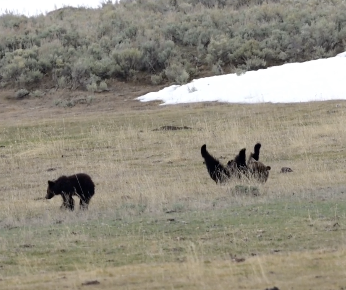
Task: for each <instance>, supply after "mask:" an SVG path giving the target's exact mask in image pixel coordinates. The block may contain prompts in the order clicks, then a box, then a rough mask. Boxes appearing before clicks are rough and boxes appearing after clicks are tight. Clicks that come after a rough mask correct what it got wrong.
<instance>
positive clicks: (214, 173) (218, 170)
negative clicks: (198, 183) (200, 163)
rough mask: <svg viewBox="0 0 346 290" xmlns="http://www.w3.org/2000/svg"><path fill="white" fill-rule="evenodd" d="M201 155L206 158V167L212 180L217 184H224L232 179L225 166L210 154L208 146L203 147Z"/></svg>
mask: <svg viewBox="0 0 346 290" xmlns="http://www.w3.org/2000/svg"><path fill="white" fill-rule="evenodd" d="M201 154H202V157H203V158H204V161H205V166H206V167H207V170H208V173H209V175H210V177H211V179H213V180H214V181H215V182H216V183H222V182H224V181H226V180H227V179H228V178H230V172H229V171H228V169H227V168H226V167H225V166H223V165H222V164H221V163H220V161H219V160H217V159H216V158H214V157H213V156H212V155H210V154H209V152H208V151H207V145H206V144H204V145H203V146H202V147H201Z"/></svg>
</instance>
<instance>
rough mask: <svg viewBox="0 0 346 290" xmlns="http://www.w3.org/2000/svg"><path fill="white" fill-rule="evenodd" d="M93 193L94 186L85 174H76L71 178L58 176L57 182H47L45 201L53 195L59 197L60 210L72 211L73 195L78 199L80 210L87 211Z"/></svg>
mask: <svg viewBox="0 0 346 290" xmlns="http://www.w3.org/2000/svg"><path fill="white" fill-rule="evenodd" d="M94 193H95V184H94V182H93V181H92V180H91V177H90V176H89V175H88V174H85V173H77V174H73V175H71V176H65V175H63V176H60V177H59V178H58V179H57V180H55V181H51V180H48V188H47V195H46V199H51V198H52V197H54V196H55V195H59V194H60V195H61V196H62V199H63V203H62V205H61V207H60V208H67V209H70V210H74V200H73V198H72V196H73V195H76V196H78V197H79V198H80V203H79V205H80V209H87V208H88V204H89V202H90V199H91V198H92V196H93V195H94Z"/></svg>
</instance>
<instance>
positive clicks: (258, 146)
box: [249, 143, 262, 161]
mask: <svg viewBox="0 0 346 290" xmlns="http://www.w3.org/2000/svg"><path fill="white" fill-rule="evenodd" d="M261 146H262V145H261V143H257V144H256V145H255V146H254V149H253V152H254V153H251V154H250V157H249V159H251V158H253V159H255V160H256V161H259V154H260V149H261Z"/></svg>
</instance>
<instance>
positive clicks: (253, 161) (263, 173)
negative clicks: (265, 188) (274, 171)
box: [247, 143, 271, 183]
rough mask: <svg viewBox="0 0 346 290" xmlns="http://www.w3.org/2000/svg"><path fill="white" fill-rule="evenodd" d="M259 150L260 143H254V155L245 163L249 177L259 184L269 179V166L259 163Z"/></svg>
mask: <svg viewBox="0 0 346 290" xmlns="http://www.w3.org/2000/svg"><path fill="white" fill-rule="evenodd" d="M260 149H261V143H256V145H255V146H254V153H251V154H250V156H249V160H248V162H247V167H248V170H249V174H250V176H251V177H253V178H255V179H257V180H258V181H260V182H263V183H264V182H266V181H267V180H268V177H269V170H270V169H271V167H270V166H266V165H264V164H263V163H262V162H260V161H259V154H260Z"/></svg>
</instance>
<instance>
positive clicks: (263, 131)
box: [0, 102, 346, 290]
mask: <svg viewBox="0 0 346 290" xmlns="http://www.w3.org/2000/svg"><path fill="white" fill-rule="evenodd" d="M336 104H337V105H338V106H337V107H336ZM344 106H345V104H344V102H323V103H322V102H321V103H311V104H294V105H273V104H265V105H253V106H248V105H226V104H207V105H205V104H193V105H187V106H174V107H157V108H156V107H154V108H149V109H147V110H143V111H131V110H129V111H128V112H126V113H119V114H113V113H106V114H102V115H101V114H99V113H97V112H91V113H88V114H83V115H81V116H72V115H71V114H70V115H68V114H69V112H67V111H64V110H63V109H61V111H59V119H58V118H56V119H55V118H52V119H36V120H33V119H23V121H22V122H17V123H15V122H10V121H6V122H3V123H1V125H0V126H1V127H0V130H1V135H0V145H2V146H4V147H1V148H0V156H1V159H0V160H1V163H0V171H1V173H2V174H1V175H0V192H1V194H0V288H1V289H57V288H64V287H67V288H72V289H79V288H80V287H82V283H85V282H87V281H92V280H97V281H99V282H100V283H101V284H97V285H96V284H95V285H94V286H89V287H99V288H102V289H114V287H117V288H123V289H155V288H156V289H175V288H180V289H189V290H190V289H229V285H234V287H235V288H236V289H241V288H242V289H265V288H268V287H273V286H274V285H276V286H277V287H279V289H285V287H287V288H288V289H290V288H289V287H291V288H293V289H313V288H315V289H341V287H345V286H346V281H345V277H346V275H345V270H344V269H346V265H345V253H346V251H345V249H346V247H345V245H346V243H345V242H346V241H345V229H346V203H345V198H344V194H345V191H346V186H345V184H344V176H345V173H346V170H345V168H344V160H345V157H346V153H345V147H344V142H343V140H345V138H346V129H345V128H344V126H343V125H342V124H344V123H345V121H346V120H345V115H344V113H343V112H344ZM334 108H337V112H336V113H334V114H332V115H330V114H329V113H328V112H329V111H330V110H332V109H334ZM303 117H304V118H305V121H304V122H302V121H301V120H302V118H303ZM164 125H176V126H188V127H191V128H192V129H191V130H179V131H153V130H154V129H156V128H159V127H161V126H164ZM258 141H260V142H262V151H261V157H260V160H262V161H263V162H264V163H265V164H268V165H270V166H271V167H272V170H271V172H270V176H269V180H268V182H267V183H266V184H264V185H262V184H257V183H254V182H249V183H247V182H238V181H233V182H230V183H228V184H226V185H223V186H218V185H216V184H215V183H214V182H213V181H212V180H211V178H210V177H209V176H208V173H207V170H206V168H205V165H204V164H203V163H202V162H203V160H202V157H201V156H200V146H201V145H202V144H204V143H206V144H207V145H208V150H210V152H211V153H212V154H213V155H215V156H216V157H217V158H220V160H221V161H222V162H223V163H226V162H227V161H228V160H229V159H232V158H233V157H234V156H235V155H236V153H237V151H239V149H241V148H243V147H246V148H247V154H249V153H250V152H251V151H252V149H253V146H254V144H255V143H256V142H258ZM62 156H63V157H62ZM282 166H289V167H291V168H292V169H293V172H292V173H288V174H281V173H279V172H280V169H281V167H282ZM52 168H53V169H54V170H48V169H52ZM76 172H86V173H89V174H90V175H91V176H92V178H93V180H94V182H95V184H96V194H95V196H94V197H93V199H92V200H91V204H90V207H89V210H88V211H85V212H82V211H79V210H78V209H76V210H75V211H74V212H66V211H62V210H60V209H59V206H60V205H61V202H62V201H61V198H59V197H54V198H53V199H52V200H45V199H44V196H45V192H46V188H47V180H50V179H55V178H57V177H58V176H60V175H62V174H73V173H76ZM63 277H65V278H63ZM316 277H323V278H321V279H320V278H316Z"/></svg>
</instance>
